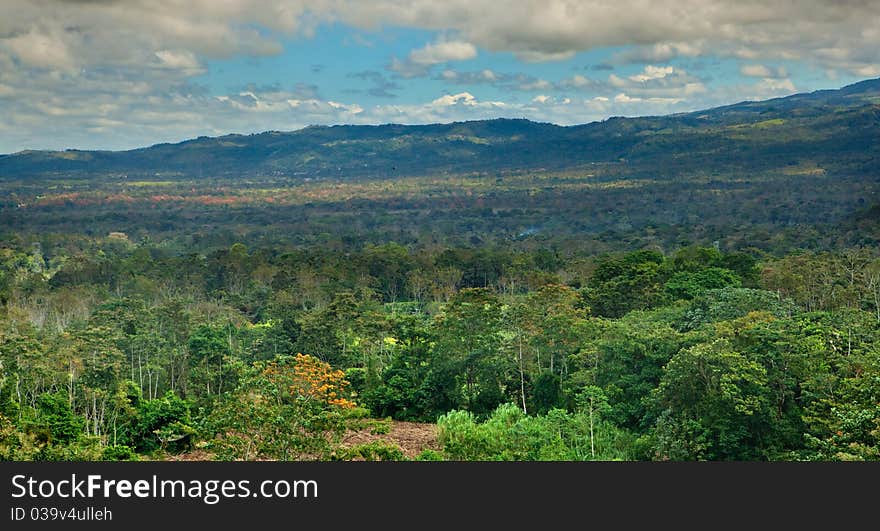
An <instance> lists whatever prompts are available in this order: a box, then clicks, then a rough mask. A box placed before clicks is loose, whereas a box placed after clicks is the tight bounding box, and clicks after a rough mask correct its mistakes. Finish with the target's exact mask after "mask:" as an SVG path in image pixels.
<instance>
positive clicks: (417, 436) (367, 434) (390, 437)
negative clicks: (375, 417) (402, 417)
mask: <svg viewBox="0 0 880 531" xmlns="http://www.w3.org/2000/svg"><path fill="white" fill-rule="evenodd" d="M373 441H386V442H390V443H393V444H396V445H397V446H399V447H400V449H401V450H402V451H403V454H404V455H405V456H406V457H407V458H409V459H412V458H413V457H415V456H417V455H419V454H420V453H421V452H422V450H435V451H440V445H439V444H438V443H437V425H436V424H423V423H419V422H403V421H397V420H395V421H392V423H391V430H390V431H389V432H388V433H385V434H374V433H371V429H370V428H366V429H362V430H358V431H350V432H348V433H346V435H345V437H344V438H343V440H342V444H343V446H349V447H351V446H356V445H359V444H365V443H370V442H373Z"/></svg>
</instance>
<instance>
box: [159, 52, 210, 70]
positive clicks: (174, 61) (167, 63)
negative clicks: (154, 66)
mask: <svg viewBox="0 0 880 531" xmlns="http://www.w3.org/2000/svg"><path fill="white" fill-rule="evenodd" d="M156 57H158V58H159V60H160V61H161V63H162V66H163V67H167V68H173V69H177V70H182V71H185V72H188V73H194V74H195V73H201V72H203V71H204V69H203V68H202V65H200V64H199V60H198V59H196V56H195V55H194V54H193V53H192V52H188V51H185V50H184V51H173V50H159V51H157V52H156Z"/></svg>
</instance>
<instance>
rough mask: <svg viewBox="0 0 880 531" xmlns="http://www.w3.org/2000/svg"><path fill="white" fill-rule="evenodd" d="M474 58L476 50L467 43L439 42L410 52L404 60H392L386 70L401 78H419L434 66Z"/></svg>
mask: <svg viewBox="0 0 880 531" xmlns="http://www.w3.org/2000/svg"><path fill="white" fill-rule="evenodd" d="M476 56H477V48H476V46H474V45H473V44H471V43H469V42H464V41H443V40H441V41H438V42H435V43H428V44H426V45H425V46H423V47H422V48H418V49H416V50H413V51H411V52H410V53H409V55H408V56H407V58H406V59H405V60H402V61H401V60H400V59H397V58H396V57H395V58H392V60H391V64H390V65H389V66H388V69H389V70H391V71H393V72H397V73H398V74H399V75H401V76H403V77H420V76H425V75H427V74H428V73H429V72H430V71H431V67H433V66H434V65H438V64H443V63H448V62H450V61H467V60H469V59H473V58H474V57H476ZM446 72H449V71H448V70H447V71H446Z"/></svg>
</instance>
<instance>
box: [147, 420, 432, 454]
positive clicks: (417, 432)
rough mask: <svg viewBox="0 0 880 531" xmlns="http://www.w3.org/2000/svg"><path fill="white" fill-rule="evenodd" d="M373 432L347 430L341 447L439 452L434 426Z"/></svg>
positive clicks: (404, 425)
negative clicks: (385, 446)
mask: <svg viewBox="0 0 880 531" xmlns="http://www.w3.org/2000/svg"><path fill="white" fill-rule="evenodd" d="M380 422H382V421H380ZM374 431H376V430H375V427H374V426H367V427H365V428H361V429H358V430H349V431H348V432H346V434H345V435H344V436H343V438H342V446H344V447H347V448H352V447H355V446H358V445H361V444H369V443H371V442H376V441H384V442H386V443H391V444H394V445H397V446H398V447H400V449H401V451H402V452H403V455H405V456H406V457H407V459H412V458H414V457H415V456H417V455H419V454H420V453H421V452H422V451H423V450H434V451H436V452H439V451H440V444H439V443H438V442H437V425H436V424H429V423H421V422H404V421H399V420H394V421H391V428H390V430H389V431H388V433H374ZM164 460H167V461H211V460H212V455H211V453H210V452H208V451H206V450H202V449H195V450H191V451H189V452H186V453H182V454H176V455H168V456H167V457H165V458H164Z"/></svg>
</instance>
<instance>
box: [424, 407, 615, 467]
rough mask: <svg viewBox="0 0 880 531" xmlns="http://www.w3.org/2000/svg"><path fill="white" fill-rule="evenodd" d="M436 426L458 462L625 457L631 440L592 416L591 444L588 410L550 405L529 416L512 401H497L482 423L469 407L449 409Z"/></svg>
mask: <svg viewBox="0 0 880 531" xmlns="http://www.w3.org/2000/svg"><path fill="white" fill-rule="evenodd" d="M596 416H597V417H598V416H599V415H598V414H597V415H596ZM437 425H438V428H439V430H440V432H439V442H440V444H441V446H442V447H443V454H444V455H445V456H446V458H447V459H449V460H454V461H458V460H469V461H583V460H600V461H608V460H622V459H628V458H629V454H628V450H627V447H628V446H629V445H630V444H631V440H630V437H629V436H628V435H627V434H626V433H625V432H623V431H622V430H620V429H618V428H616V427H614V426H613V425H612V424H610V423H607V422H604V421H601V420H594V425H593V433H594V438H593V442H594V448H593V449H591V445H590V441H591V437H590V433H591V431H590V421H589V415H588V414H586V415H585V414H583V413H576V414H572V413H568V412H566V411H565V410H562V409H552V410H550V411H549V412H548V413H547V414H546V415H538V416H529V415H526V414H524V413H523V412H522V410H521V409H519V408H518V407H517V406H515V405H513V404H503V405H501V406H499V407H498V408H497V409H496V410H495V411H494V412H493V413H492V415H491V416H490V417H489V418H488V419H486V421H485V422H482V423H479V422H477V420H476V418H475V417H474V415H472V414H471V413H470V412H467V411H451V412H449V413H448V414H446V415H443V416H442V417H440V419H439V420H438V421H437Z"/></svg>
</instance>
